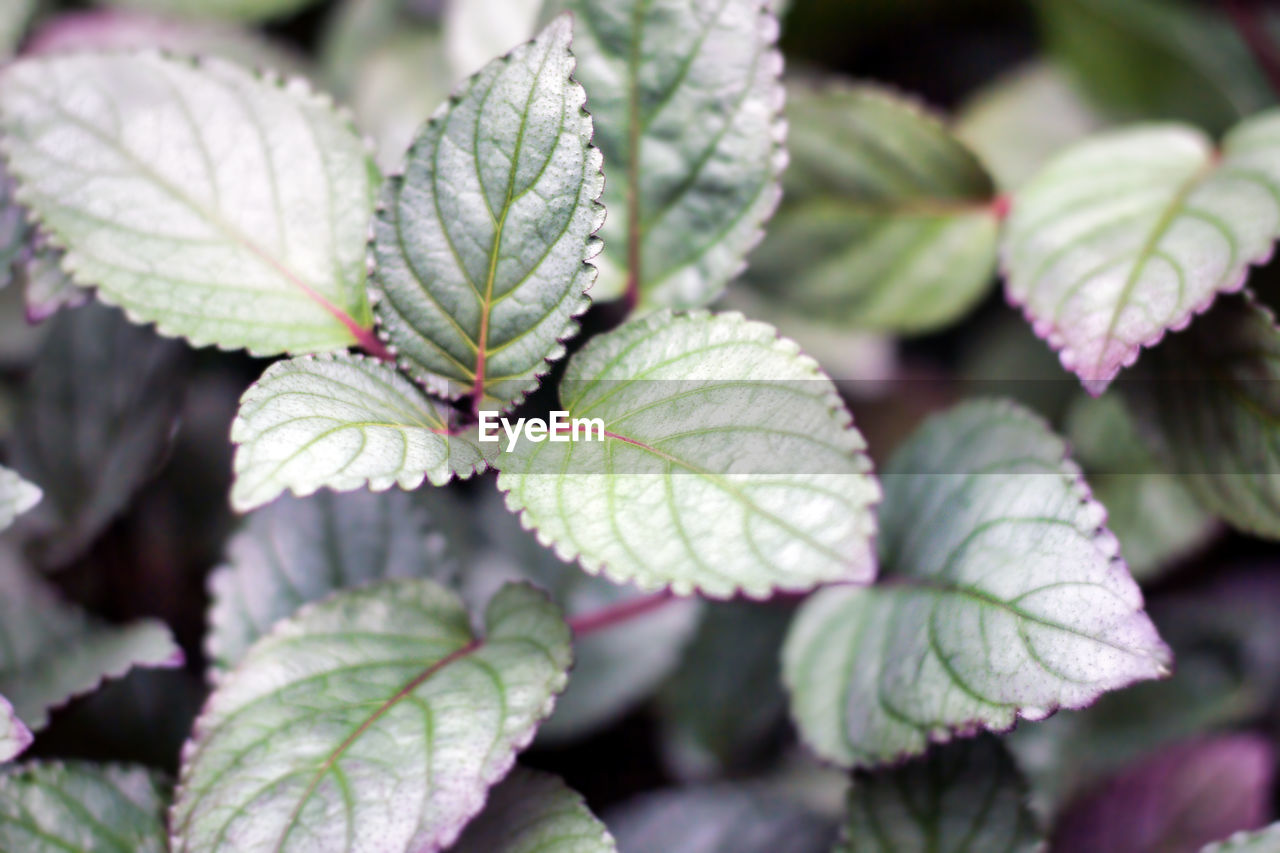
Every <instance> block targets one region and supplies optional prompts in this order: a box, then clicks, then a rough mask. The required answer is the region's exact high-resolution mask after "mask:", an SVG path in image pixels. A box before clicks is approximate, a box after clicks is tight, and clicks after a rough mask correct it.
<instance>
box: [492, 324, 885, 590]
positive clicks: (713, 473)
mask: <svg viewBox="0 0 1280 853" xmlns="http://www.w3.org/2000/svg"><path fill="white" fill-rule="evenodd" d="M560 401H561V402H560V405H561V406H563V408H564V409H565V410H567V411H568V412H569V417H570V418H573V419H591V418H597V419H600V421H602V422H603V427H604V440H603V441H600V440H590V439H596V438H598V434H597V433H592V432H588V433H587V434H586V435H585V436H584V435H580V436H579V440H576V441H570V440H566V439H567V438H569V435H568V434H561V435H560V436H559V440H557V441H542V442H534V441H531V440H527V439H526V440H520V441H517V442H516V444H515V447H514V448H511V447H510V446H509V443H508V442H507V439H506V438H505V437H503V438H502V439H501V441H502V443H503V446H504V454H503V456H502V457H500V459H499V466H500V468H501V475H500V476H499V478H498V487H499V488H500V489H501V490H502V491H504V492H506V493H507V506H508V508H509V509H511V510H512V511H513V512H520V513H521V520H522V522H523V523H524V524H525V526H526V527H530V528H533V529H535V530H536V531H537V532H538V538H539V540H540V541H542V542H543V543H545V544H548V545H553V546H554V547H555V549H556V553H557V554H558V555H559V556H561V557H562V558H563V559H575V558H576V559H577V560H578V561H579V562H580V563H581V564H582V565H583V567H584V568H586V569H587V571H589V572H591V573H592V574H603V575H604V576H606V577H608V578H610V579H611V580H613V581H615V582H619V583H624V582H634V583H635V584H636V585H637V586H639V587H641V588H643V589H654V588H658V587H670V588H671V589H672V590H673V591H675V592H676V593H677V594H681V595H687V594H689V593H691V592H693V591H694V590H699V591H701V592H703V593H706V594H707V595H709V596H712V597H715V598H727V597H730V596H732V595H734V594H735V593H737V592H739V591H742V592H746V593H747V594H748V595H751V596H753V597H763V596H767V595H769V594H770V593H771V592H772V591H774V590H778V589H784V590H802V589H811V588H812V587H813V586H815V585H816V584H818V583H821V582H823V581H837V580H839V581H850V582H855V583H865V582H867V581H868V580H870V579H871V578H872V577H873V576H874V574H875V558H874V554H873V553H872V547H871V544H870V543H871V538H872V536H873V534H874V531H875V517H874V514H873V512H872V506H873V504H875V503H876V501H877V500H878V498H879V494H880V489H879V485H878V484H877V482H876V480H875V478H874V477H873V476H872V474H871V462H870V460H869V459H868V458H867V456H866V454H865V453H864V452H863V449H864V443H863V440H862V436H861V435H860V434H859V433H858V431H857V430H856V429H854V428H853V426H852V423H851V421H852V418H851V416H850V415H849V413H848V411H847V410H846V409H845V407H844V404H843V402H842V401H841V400H840V397H839V395H838V394H837V393H836V389H835V386H834V385H833V384H832V382H831V380H830V379H828V378H827V377H826V376H825V375H824V374H823V373H822V372H821V370H820V369H819V368H818V366H817V364H816V363H815V362H814V361H813V360H812V359H809V358H807V357H806V356H804V355H802V354H800V352H799V348H798V347H797V346H796V345H795V344H794V343H792V342H791V341H788V340H785V339H779V338H778V337H777V333H776V332H775V331H774V329H773V328H772V327H770V326H767V325H765V324H763V323H754V322H749V321H747V320H745V319H744V318H743V317H742V316H741V315H740V314H716V315H713V314H708V313H706V312H694V313H691V314H686V315H673V314H672V313H670V312H669V311H662V312H658V313H655V314H653V315H651V316H649V317H647V318H645V319H642V320H638V321H635V322H632V323H629V324H627V325H625V326H623V327H621V328H619V329H616V330H614V331H613V332H610V333H608V334H605V335H600V336H599V337H596V338H594V339H593V340H592V341H591V342H590V343H588V344H587V345H586V346H585V347H584V348H583V349H582V350H581V351H579V352H578V353H577V354H576V355H575V356H574V357H573V359H572V360H570V362H569V366H568V369H567V371H566V372H565V376H564V379H563V381H562V383H561V388H560Z"/></svg>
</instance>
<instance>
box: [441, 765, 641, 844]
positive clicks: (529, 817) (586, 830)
mask: <svg viewBox="0 0 1280 853" xmlns="http://www.w3.org/2000/svg"><path fill="white" fill-rule="evenodd" d="M617 849H618V847H617V845H616V844H615V843H614V841H613V836H611V835H609V830H607V829H605V826H604V824H603V823H601V822H600V820H599V818H597V817H596V816H595V815H593V814H592V813H591V810H590V809H588V808H587V804H586V803H584V802H583V801H582V796H581V795H580V794H578V793H577V792H576V791H573V790H571V789H570V788H569V786H567V785H565V784H564V782H562V781H560V779H558V778H557V777H555V776H552V775H550V774H548V773H540V772H538V771H536V770H526V769H524V768H523V767H517V768H516V769H515V770H513V771H511V775H510V776H508V777H507V778H506V779H505V780H504V781H503V783H502V784H501V785H499V786H498V787H496V788H494V789H493V791H492V792H490V794H489V801H488V802H487V803H486V804H485V807H484V811H483V812H481V813H480V816H479V817H477V818H476V819H475V820H473V821H472V822H471V823H470V824H468V825H467V829H466V831H465V832H463V833H462V837H461V838H459V839H458V843H457V844H455V845H454V846H452V847H450V848H449V850H450V851H451V853H546V851H554V853H611V851H616V850H617Z"/></svg>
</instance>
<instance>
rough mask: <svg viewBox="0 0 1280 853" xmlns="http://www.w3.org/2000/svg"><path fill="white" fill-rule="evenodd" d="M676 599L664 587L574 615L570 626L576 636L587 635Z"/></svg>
mask: <svg viewBox="0 0 1280 853" xmlns="http://www.w3.org/2000/svg"><path fill="white" fill-rule="evenodd" d="M675 600H676V595H675V594H674V593H673V592H671V590H669V589H664V590H662V591H661V592H655V593H654V594H653V595H645V596H641V597H640V598H632V599H628V600H627V601H623V602H620V603H618V604H612V605H610V606H608V607H603V608H601V609H599V610H593V611H591V612H590V613H582V614H579V615H577V616H574V617H573V618H571V619H570V620H569V628H570V630H572V631H573V633H574V636H576V637H585V636H586V635H588V634H592V633H594V632H596V631H603V630H605V629H606V628H612V627H613V626H615V625H619V624H621V623H623V622H627V621H629V620H631V619H635V618H636V617H638V616H643V615H644V614H646V613H649V612H650V611H653V610H657V609H659V608H660V607H663V606H664V605H666V604H667V603H668V602H671V601H675Z"/></svg>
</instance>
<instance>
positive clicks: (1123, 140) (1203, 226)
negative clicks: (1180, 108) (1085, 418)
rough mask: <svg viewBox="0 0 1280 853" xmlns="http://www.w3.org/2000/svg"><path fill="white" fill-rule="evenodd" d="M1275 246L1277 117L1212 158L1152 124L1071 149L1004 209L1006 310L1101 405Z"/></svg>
mask: <svg viewBox="0 0 1280 853" xmlns="http://www.w3.org/2000/svg"><path fill="white" fill-rule="evenodd" d="M1278 234H1280V110H1277V111H1269V112H1265V113H1262V114H1259V115H1257V116H1255V117H1253V118H1250V119H1248V120H1246V121H1244V122H1242V123H1241V124H1239V125H1237V126H1236V127H1235V128H1234V129H1233V130H1232V131H1231V132H1230V133H1228V134H1227V136H1226V138H1225V139H1224V140H1223V143H1222V147H1221V151H1220V152H1215V150H1214V148H1213V146H1212V145H1211V143H1210V142H1209V140H1208V138H1207V137H1205V136H1204V134H1202V133H1201V132H1200V131H1198V130H1194V129H1192V128H1190V127H1182V126H1176V125H1155V126H1149V127H1142V128H1135V129H1132V130H1125V131H1116V132H1113V133H1109V134H1105V135H1101V136H1098V137H1095V138H1093V139H1090V140H1087V141H1085V142H1082V143H1080V144H1078V145H1075V146H1073V147H1072V148H1070V149H1068V150H1067V151H1065V152H1063V153H1062V154H1061V155H1059V156H1058V157H1056V158H1054V160H1053V161H1052V162H1050V164H1049V165H1048V166H1046V167H1045V168H1044V170H1043V171H1041V172H1040V173H1039V174H1038V175H1037V176H1036V177H1035V178H1033V179H1032V180H1031V181H1030V182H1028V183H1027V184H1026V185H1025V186H1024V187H1023V188H1022V190H1021V191H1020V192H1019V193H1018V194H1017V195H1016V196H1015V198H1014V202H1013V213H1012V215H1011V216H1010V218H1009V221H1008V227H1007V229H1006V231H1005V236H1004V243H1003V246H1002V256H1003V263H1004V267H1005V270H1006V274H1007V294H1008V296H1009V299H1010V300H1011V301H1013V302H1014V303H1015V304H1017V305H1021V306H1022V308H1023V310H1024V312H1025V313H1026V315H1027V317H1028V319H1029V320H1030V321H1031V322H1032V324H1033V325H1034V327H1035V330H1036V334H1038V335H1040V336H1041V337H1043V338H1046V339H1047V340H1048V342H1049V345H1050V346H1051V347H1053V348H1054V349H1055V350H1058V351H1059V355H1060V358H1061V360H1062V364H1063V366H1064V367H1066V368H1067V369H1068V370H1071V371H1073V372H1074V373H1076V374H1077V375H1078V376H1079V377H1080V378H1081V379H1082V380H1083V381H1084V383H1085V387H1086V388H1088V389H1089V390H1090V391H1091V392H1093V393H1095V394H1096V393H1100V392H1101V391H1102V389H1104V388H1105V387H1106V386H1107V384H1108V383H1109V382H1110V381H1111V380H1112V379H1113V378H1114V377H1115V375H1116V374H1117V373H1119V372H1120V370H1121V368H1123V367H1127V366H1129V365H1131V364H1133V362H1134V361H1135V360H1136V359H1137V358H1138V353H1139V351H1140V350H1141V349H1142V348H1143V347H1146V346H1150V345H1152V344H1154V343H1155V342H1157V341H1159V340H1160V338H1162V337H1163V336H1164V334H1165V333H1166V332H1167V331H1169V330H1177V329H1181V328H1182V327H1183V326H1185V325H1186V324H1187V323H1188V322H1190V320H1191V318H1192V317H1193V316H1194V315H1195V314H1197V313H1199V312H1201V311H1204V310H1205V309H1206V308H1207V307H1208V306H1209V304H1210V303H1211V302H1212V301H1213V300H1214V297H1216V296H1217V295H1218V294H1219V293H1223V292H1226V291H1230V290H1235V289H1238V288H1239V287H1240V286H1241V285H1242V284H1243V283H1244V277H1245V274H1246V271H1247V268H1248V267H1249V265H1250V264H1256V263H1261V262H1262V261H1264V260H1266V259H1267V258H1268V257H1270V255H1271V248H1272V242H1273V241H1274V239H1275V238H1276V236H1277V235H1278Z"/></svg>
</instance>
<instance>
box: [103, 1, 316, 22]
mask: <svg viewBox="0 0 1280 853" xmlns="http://www.w3.org/2000/svg"><path fill="white" fill-rule="evenodd" d="M109 2H111V3H112V4H114V5H116V6H128V7H133V8H135V9H146V10H148V11H151V12H161V13H165V14H172V15H182V16H189V17H204V18H227V19H230V20H240V21H262V20H266V19H269V18H279V17H281V16H284V15H288V14H290V13H292V12H297V11H299V10H301V9H303V8H304V7H306V6H309V5H311V4H312V3H313V2H315V0H109Z"/></svg>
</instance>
